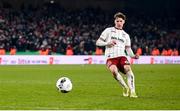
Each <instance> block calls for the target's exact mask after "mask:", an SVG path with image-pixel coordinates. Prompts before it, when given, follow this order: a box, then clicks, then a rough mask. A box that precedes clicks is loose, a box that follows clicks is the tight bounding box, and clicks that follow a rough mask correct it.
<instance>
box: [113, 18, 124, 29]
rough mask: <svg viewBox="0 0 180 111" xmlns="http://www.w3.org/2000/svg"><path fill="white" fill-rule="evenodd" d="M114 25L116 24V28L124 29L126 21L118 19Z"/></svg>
mask: <svg viewBox="0 0 180 111" xmlns="http://www.w3.org/2000/svg"><path fill="white" fill-rule="evenodd" d="M114 23H115V27H116V28H118V29H122V28H123V25H124V23H125V21H124V20H123V19H122V18H116V19H115V20H114Z"/></svg>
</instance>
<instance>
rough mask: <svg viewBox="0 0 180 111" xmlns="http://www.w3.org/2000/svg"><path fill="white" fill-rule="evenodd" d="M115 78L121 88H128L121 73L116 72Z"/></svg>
mask: <svg viewBox="0 0 180 111" xmlns="http://www.w3.org/2000/svg"><path fill="white" fill-rule="evenodd" d="M115 78H116V80H117V81H118V82H119V84H120V85H121V86H122V87H123V88H128V86H127V84H126V83H125V81H124V79H123V77H122V76H121V74H119V73H117V72H116V77H115Z"/></svg>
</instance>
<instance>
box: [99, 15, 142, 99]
mask: <svg viewBox="0 0 180 111" xmlns="http://www.w3.org/2000/svg"><path fill="white" fill-rule="evenodd" d="M125 20H126V16H125V15H124V14H123V13H121V12H118V13H116V14H115V15H114V23H115V26H114V27H108V28H106V29H105V30H104V31H103V32H102V33H101V35H100V37H99V39H98V40H97V41H96V45H97V46H105V47H106V49H105V56H106V58H107V61H106V66H107V68H108V69H109V70H110V72H111V73H112V74H113V76H114V78H115V79H116V80H117V81H118V82H119V84H120V85H121V86H122V87H123V96H125V97H127V96H129V97H132V98H137V97H138V96H137V95H136V92H135V82H134V81H135V79H134V74H133V72H132V70H131V67H130V63H129V61H128V59H127V57H126V56H127V55H128V56H130V57H132V58H134V59H138V58H139V56H138V55H135V54H134V53H133V51H132V49H131V41H130V37H129V35H128V34H127V33H126V32H125V31H124V30H123V25H124V23H125ZM125 51H126V52H125ZM119 72H122V73H124V74H125V75H126V76H127V84H126V82H125V81H124V79H123V77H122V76H121V74H120V73H119Z"/></svg>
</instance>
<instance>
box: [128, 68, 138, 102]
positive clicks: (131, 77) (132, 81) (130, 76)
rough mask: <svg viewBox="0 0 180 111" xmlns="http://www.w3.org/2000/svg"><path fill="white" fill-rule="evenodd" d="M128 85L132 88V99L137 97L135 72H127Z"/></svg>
mask: <svg viewBox="0 0 180 111" xmlns="http://www.w3.org/2000/svg"><path fill="white" fill-rule="evenodd" d="M127 84H128V86H129V88H130V97H131V96H132V97H135V98H136V97H137V95H136V91H135V77H134V74H133V72H132V71H131V70H130V71H128V72H127Z"/></svg>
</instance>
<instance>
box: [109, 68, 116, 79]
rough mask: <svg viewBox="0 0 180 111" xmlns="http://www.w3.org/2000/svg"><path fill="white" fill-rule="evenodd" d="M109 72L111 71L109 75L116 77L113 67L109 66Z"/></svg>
mask: <svg viewBox="0 0 180 111" xmlns="http://www.w3.org/2000/svg"><path fill="white" fill-rule="evenodd" d="M109 70H110V71H111V73H112V74H113V76H114V77H115V76H116V67H115V66H110V67H109Z"/></svg>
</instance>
